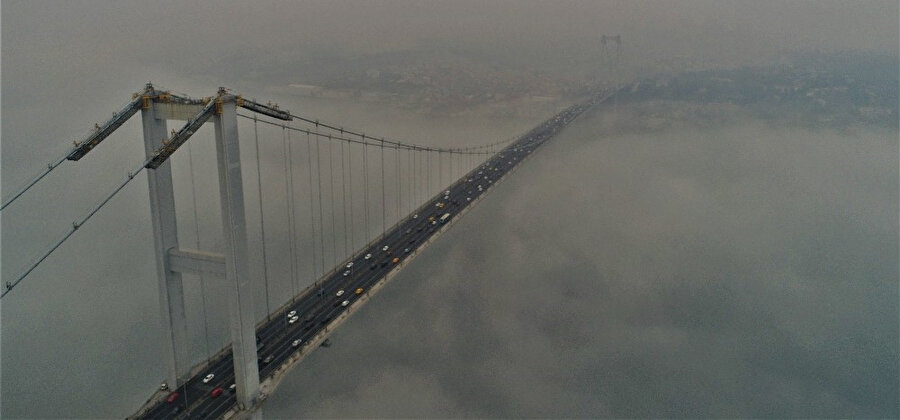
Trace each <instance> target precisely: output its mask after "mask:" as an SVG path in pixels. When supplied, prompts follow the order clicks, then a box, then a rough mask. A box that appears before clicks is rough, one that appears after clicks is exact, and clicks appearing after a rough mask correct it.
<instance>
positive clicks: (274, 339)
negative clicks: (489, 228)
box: [139, 99, 598, 419]
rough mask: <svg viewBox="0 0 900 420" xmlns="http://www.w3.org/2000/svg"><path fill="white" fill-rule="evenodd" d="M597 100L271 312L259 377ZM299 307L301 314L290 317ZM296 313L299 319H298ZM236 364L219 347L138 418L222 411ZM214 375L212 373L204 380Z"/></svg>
mask: <svg viewBox="0 0 900 420" xmlns="http://www.w3.org/2000/svg"><path fill="white" fill-rule="evenodd" d="M597 100H598V99H595V100H592V101H588V102H585V103H582V104H577V105H574V106H572V107H569V108H567V109H566V110H564V111H562V112H560V113H559V114H557V115H555V116H553V117H551V118H550V119H548V120H546V121H544V122H543V123H541V124H540V125H538V126H537V127H535V128H534V129H532V130H531V131H529V132H528V133H526V134H524V135H523V136H522V137H520V138H519V139H518V140H516V141H515V142H513V143H511V144H510V145H508V146H507V147H505V148H504V149H503V150H501V151H499V152H498V153H496V154H495V155H493V156H492V157H491V158H490V159H488V160H487V161H486V162H484V163H482V164H481V165H480V166H478V167H476V168H475V169H473V170H472V171H470V172H469V173H467V174H466V175H464V176H463V177H462V178H460V179H459V180H457V181H456V182H454V183H453V184H451V185H450V186H449V187H447V188H445V189H444V190H443V191H441V192H440V193H439V194H438V195H436V196H434V197H433V198H432V199H430V200H428V201H427V202H426V203H425V204H423V205H422V206H421V207H419V208H418V209H416V211H415V212H413V213H412V214H410V215H409V216H407V217H406V218H405V219H403V220H401V221H400V222H398V223H397V224H396V225H395V226H394V227H392V228H391V229H390V230H389V231H387V232H386V233H385V234H384V235H383V237H382V238H381V239H379V240H376V241H373V242H371V243H370V244H369V246H368V247H366V248H363V249H362V250H360V251H359V252H357V253H356V254H355V255H354V256H353V257H352V258H351V259H349V260H347V261H345V262H344V263H343V264H342V265H341V266H340V267H339V269H334V270H333V272H332V273H330V274H328V275H326V277H325V278H323V279H321V280H320V281H319V282H317V283H316V284H315V285H313V286H310V287H309V288H307V289H306V290H305V291H304V292H302V293H301V294H300V295H298V296H297V297H296V298H295V299H294V301H293V302H292V303H290V304H289V305H286V306H285V307H284V308H282V309H280V310H279V311H276V312H275V313H273V314H271V316H270V317H269V320H268V321H266V322H265V323H263V324H262V325H260V326H259V327H258V328H257V349H258V353H259V361H258V362H259V375H260V381H261V382H262V381H263V380H265V379H266V378H268V377H269V376H271V375H272V374H273V373H274V372H275V371H276V370H277V369H278V367H279V366H280V365H281V364H282V363H284V362H285V361H286V360H287V359H289V358H290V357H291V356H292V355H293V354H294V353H296V352H298V351H300V350H301V349H304V348H305V347H306V346H307V345H308V341H309V340H310V339H311V338H313V337H315V336H316V335H317V334H319V333H320V332H321V331H322V329H323V328H326V327H327V326H328V323H329V322H330V321H331V320H334V319H335V318H336V317H337V316H339V315H340V314H341V313H342V312H344V311H346V310H348V309H349V308H350V307H351V306H352V305H353V303H354V302H356V301H357V300H358V299H359V298H360V297H362V296H363V295H364V294H365V292H366V291H368V290H369V289H371V288H372V287H373V286H374V285H375V284H376V283H378V282H379V281H380V280H382V279H383V278H384V277H385V276H386V275H387V274H388V273H389V272H390V271H391V270H393V269H394V268H395V266H396V265H397V264H399V263H400V262H402V261H404V260H405V259H407V258H408V257H409V256H410V255H412V254H414V252H415V251H416V250H417V249H418V248H419V247H420V246H422V244H424V243H425V242H426V241H427V240H428V239H429V238H430V237H431V236H432V235H434V234H435V233H436V232H437V231H438V230H440V228H441V227H442V225H443V223H446V222H447V221H449V219H451V218H453V217H455V216H456V215H457V214H458V213H459V212H460V211H461V210H462V209H464V208H465V207H467V206H468V205H470V204H471V203H473V202H474V201H475V200H476V199H477V198H478V197H479V196H481V195H482V194H484V193H485V192H487V190H488V189H489V188H490V187H491V186H492V185H493V183H495V182H497V181H498V180H499V179H500V178H501V177H503V176H504V175H505V174H506V173H508V172H509V171H510V170H511V169H512V168H514V167H515V166H516V165H518V164H519V163H520V162H522V160H523V159H524V158H525V157H527V156H528V155H529V154H530V153H532V152H533V151H534V150H535V149H536V148H537V147H539V146H540V145H542V144H543V143H544V142H546V141H547V140H549V139H550V138H552V137H553V136H554V135H555V134H556V133H557V132H559V131H560V130H561V129H562V128H563V127H565V126H566V125H567V124H568V123H570V122H571V121H572V120H573V119H575V118H576V117H577V116H578V115H580V114H581V113H582V112H584V111H585V110H586V109H587V108H588V107H590V106H591V105H593V104H594V103H596V102H597ZM445 214H448V215H449V216H447V218H446V220H443V223H442V221H441V220H440V219H441V217H442V216H443V215H445ZM385 247H387V249H386V250H385V249H384V248H385ZM350 263H352V265H350ZM348 265H350V266H349V267H348ZM345 274H346V275H345ZM358 289H361V290H358ZM341 291H342V292H341ZM357 292H359V293H357ZM339 293H340V296H339V295H338V294H339ZM345 302H346V304H345ZM292 312H294V315H292V316H289V314H291V313H292ZM293 316H296V318H294V322H291V318H293ZM298 340H299V341H298ZM233 367H234V366H233V363H232V354H231V351H230V350H229V351H227V352H223V353H220V354H219V355H218V356H217V357H216V358H214V359H213V360H211V361H210V362H209V365H208V366H207V367H206V369H204V370H202V371H200V372H199V373H198V374H197V375H195V376H194V377H193V378H191V379H190V380H188V381H187V382H185V383H184V384H182V385H181V386H179V387H178V388H177V389H175V390H174V391H173V392H172V393H171V394H169V396H172V395H175V397H173V398H172V401H168V399H169V398H164V399H162V400H161V401H158V402H157V403H156V404H155V405H153V406H151V407H150V408H148V409H147V410H146V411H145V412H144V413H141V414H139V418H146V419H174V418H219V417H222V416H223V415H224V414H225V413H226V412H228V411H229V410H230V409H231V408H233V407H234V406H235V404H236V399H235V395H234V391H233V388H231V387H232V386H233V384H234V372H233ZM210 374H211V375H212V378H211V379H210V380H209V381H207V382H204V378H205V377H207V376H208V375H210ZM217 389H221V391H217V392H215V393H216V394H217V395H215V396H214V395H213V393H214V391H215V390H217Z"/></svg>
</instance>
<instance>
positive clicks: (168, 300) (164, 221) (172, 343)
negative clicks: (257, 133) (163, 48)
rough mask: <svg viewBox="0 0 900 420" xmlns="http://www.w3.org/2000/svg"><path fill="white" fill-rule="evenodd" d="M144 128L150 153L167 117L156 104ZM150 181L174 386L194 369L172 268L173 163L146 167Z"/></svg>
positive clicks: (174, 228)
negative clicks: (160, 114) (159, 114)
mask: <svg viewBox="0 0 900 420" xmlns="http://www.w3.org/2000/svg"><path fill="white" fill-rule="evenodd" d="M141 119H142V122H143V127H144V149H145V152H146V154H147V156H148V157H149V156H152V155H153V154H154V153H155V150H156V149H158V148H159V147H161V146H162V141H163V139H165V138H166V137H167V135H168V133H166V120H165V119H157V116H156V115H155V112H154V109H153V106H152V105H151V106H150V107H148V108H145V109H143V111H141ZM147 180H148V181H149V183H150V218H151V219H152V222H153V247H154V249H155V251H156V272H157V276H158V277H159V282H158V285H159V287H158V289H159V309H160V314H161V318H162V324H163V332H164V334H165V338H164V339H163V355H164V356H163V357H164V358H165V360H166V365H167V366H166V382H167V383H168V385H169V386H170V387H172V388H174V387H177V386H178V385H180V384H181V382H182V381H184V380H186V379H187V375H188V373H189V371H190V368H191V363H190V360H189V359H188V358H189V354H190V353H189V351H188V350H189V348H188V343H187V321H186V318H185V313H184V288H183V285H182V282H181V274H180V273H176V272H173V271H172V270H170V269H169V261H168V258H167V255H168V252H169V250H170V249H178V227H177V225H176V224H175V195H174V193H173V192H172V166H171V165H170V164H169V162H165V163H163V164H162V165H160V167H159V168H156V169H148V170H147Z"/></svg>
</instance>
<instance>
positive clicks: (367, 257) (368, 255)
mask: <svg viewBox="0 0 900 420" xmlns="http://www.w3.org/2000/svg"><path fill="white" fill-rule="evenodd" d="M364 258H365V259H367V260H368V259H369V258H372V254H366V256H365V257H364Z"/></svg>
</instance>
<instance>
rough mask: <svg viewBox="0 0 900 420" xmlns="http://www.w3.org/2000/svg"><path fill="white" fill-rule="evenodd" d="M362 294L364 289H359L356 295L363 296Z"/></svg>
mask: <svg viewBox="0 0 900 420" xmlns="http://www.w3.org/2000/svg"><path fill="white" fill-rule="evenodd" d="M362 292H363V288H362V287H360V288H359V289H356V294H357V295H361V294H362Z"/></svg>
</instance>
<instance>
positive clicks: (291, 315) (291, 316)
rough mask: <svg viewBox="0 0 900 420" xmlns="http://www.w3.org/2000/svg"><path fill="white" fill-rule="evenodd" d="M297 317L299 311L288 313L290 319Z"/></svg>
mask: <svg viewBox="0 0 900 420" xmlns="http://www.w3.org/2000/svg"><path fill="white" fill-rule="evenodd" d="M296 315H297V311H290V312H288V318H293V317H294V316H296Z"/></svg>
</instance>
